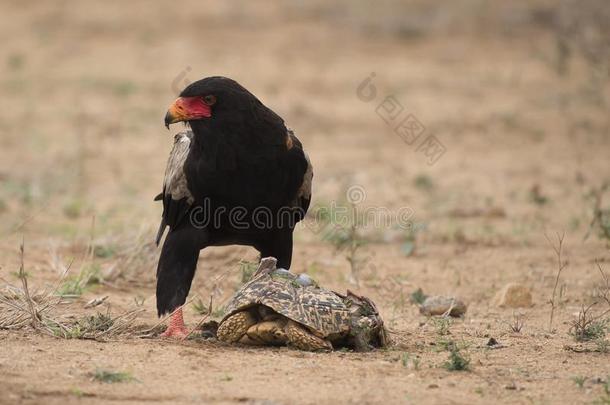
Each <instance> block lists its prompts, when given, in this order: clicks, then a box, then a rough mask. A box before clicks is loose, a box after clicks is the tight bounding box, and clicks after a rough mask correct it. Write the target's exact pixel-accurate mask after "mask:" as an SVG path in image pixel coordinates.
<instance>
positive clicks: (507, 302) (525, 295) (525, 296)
mask: <svg viewBox="0 0 610 405" xmlns="http://www.w3.org/2000/svg"><path fill="white" fill-rule="evenodd" d="M495 300H496V304H497V305H498V306H500V307H506V308H526V307H531V306H532V293H531V292H530V289H529V288H527V287H526V286H524V285H522V284H519V283H509V284H507V285H505V286H504V288H502V289H501V290H500V291H499V292H498V294H496V299H495Z"/></svg>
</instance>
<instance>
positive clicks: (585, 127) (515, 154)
mask: <svg viewBox="0 0 610 405" xmlns="http://www.w3.org/2000/svg"><path fill="white" fill-rule="evenodd" d="M433 3H434V2H419V1H414V2H409V3H407V4H402V5H400V4H395V2H392V1H385V2H380V3H379V6H378V8H376V9H374V10H370V9H369V8H367V6H366V5H365V4H364V3H363V2H352V3H347V2H346V3H340V4H339V5H337V6H330V5H326V4H325V3H321V2H320V3H317V2H313V3H311V4H305V3H301V2H298V3H294V4H289V3H277V4H276V3H273V4H271V3H269V4H267V5H265V6H262V5H258V4H257V5H254V4H251V3H246V2H236V3H232V2H225V3H213V2H207V1H182V2H179V3H172V5H170V4H169V3H168V4H166V5H160V4H159V5H153V4H151V3H149V2H146V1H134V2H130V3H126V2H117V3H101V2H95V3H94V2H89V1H83V2H76V1H61V2H53V3H51V2H46V3H42V2H34V1H29V0H23V1H19V2H9V1H0V21H1V24H0V38H1V39H2V44H3V46H2V47H1V49H0V88H1V89H2V95H3V96H2V97H1V98H0V181H1V183H0V252H1V253H0V266H1V267H0V277H2V284H5V283H13V284H18V283H19V280H18V278H17V276H16V272H17V271H18V269H19V261H20V257H19V245H20V243H21V241H22V239H23V240H25V257H24V260H25V270H26V271H27V274H28V276H29V282H30V285H31V286H33V288H34V289H36V288H38V289H40V288H44V287H45V286H48V285H50V284H52V283H54V282H56V280H58V279H59V277H60V274H59V273H60V272H61V269H63V268H65V267H66V265H67V263H70V262H71V261H72V260H74V262H73V264H72V266H71V269H70V273H69V274H68V276H70V275H72V276H74V274H75V272H77V271H78V269H79V268H81V265H83V264H82V262H83V260H82V258H83V257H84V255H85V252H86V250H87V246H88V245H89V240H90V239H91V238H93V241H94V244H95V245H96V246H99V249H98V251H97V254H96V257H95V258H94V259H93V260H92V262H93V264H92V263H85V264H84V265H87V266H94V267H95V268H99V269H100V272H101V274H102V276H103V278H104V280H103V282H102V283H101V284H97V285H93V286H89V287H88V288H86V290H85V291H84V293H83V295H82V296H81V297H79V298H75V299H71V300H66V301H67V302H66V303H65V304H62V305H60V306H59V307H58V308H56V311H57V313H58V314H59V315H61V316H64V317H66V316H74V317H79V316H82V315H83V314H94V313H96V312H97V311H102V312H105V311H107V310H108V306H109V310H110V311H111V313H112V314H118V313H121V311H125V310H128V309H130V308H134V307H135V306H137V305H141V308H143V309H144V311H143V313H142V314H141V315H140V316H139V318H138V319H137V320H136V321H135V324H136V325H134V326H137V325H146V326H149V327H150V326H153V325H155V323H156V322H158V320H157V318H156V313H155V309H154V303H155V299H154V271H155V264H156V263H155V260H156V257H155V256H156V255H157V254H158V252H157V250H156V249H155V248H154V246H152V244H151V243H150V241H152V240H153V238H154V233H155V231H156V226H157V223H158V222H157V221H158V218H159V216H160V207H159V205H158V204H156V203H154V202H153V201H152V198H153V197H154V196H155V195H156V194H157V193H158V192H159V187H160V184H161V178H162V175H163V170H164V164H165V160H166V156H167V153H168V151H169V148H170V145H171V140H172V137H171V135H172V132H169V133H168V132H167V131H166V130H165V128H164V127H163V122H162V118H163V115H164V113H165V110H166V106H167V105H168V103H169V102H171V101H172V100H173V98H174V97H175V96H176V93H177V92H178V91H179V90H180V88H181V87H183V86H184V85H185V83H188V82H189V81H193V80H196V79H198V78H200V77H203V76H209V75H213V74H222V75H225V76H229V77H233V78H235V79H237V80H238V81H239V82H241V83H242V84H243V85H245V86H246V87H247V88H249V89H250V90H251V91H252V92H254V93H255V94H256V95H257V96H259V98H261V100H263V101H264V102H265V103H266V104H267V105H268V106H270V107H271V108H273V109H274V110H275V111H276V112H278V113H279V114H280V115H281V116H283V117H284V118H285V120H286V121H287V123H288V124H289V125H290V126H291V127H292V128H294V130H295V132H296V133H297V135H298V136H299V138H300V139H301V140H302V141H303V143H304V144H305V146H306V149H307V150H308V152H309V155H310V157H311V159H312V161H313V164H314V167H315V178H314V204H315V205H318V206H319V205H328V204H332V202H333V201H338V202H342V201H344V200H345V198H344V194H345V190H346V189H348V188H349V187H351V186H354V185H357V186H358V187H361V189H362V190H364V192H365V194H366V198H365V200H364V201H363V202H362V203H361V204H359V205H358V207H359V208H363V207H372V208H374V209H381V207H384V208H387V209H388V210H390V211H391V212H398V211H399V210H400V209H401V208H406V207H408V208H409V209H410V210H412V211H413V213H414V214H413V216H412V218H411V220H412V222H413V223H414V224H416V226H417V229H419V231H418V232H416V234H415V236H414V240H415V242H414V245H413V246H415V251H414V252H413V254H411V255H406V254H405V242H408V241H410V240H413V235H412V234H411V235H410V234H409V233H408V232H407V231H406V230H404V229H400V228H399V227H396V226H384V227H381V226H377V227H375V226H372V227H371V226H369V227H366V229H363V230H362V234H363V235H364V236H365V237H366V238H367V240H368V241H369V243H368V244H366V245H365V246H364V247H362V248H361V249H360V252H359V254H360V256H359V257H360V258H361V259H362V262H363V263H362V264H361V268H362V270H361V273H360V276H359V279H360V286H359V287H355V286H354V285H352V284H351V283H350V266H349V264H348V262H347V260H346V259H345V252H337V251H336V249H335V248H334V246H333V245H332V244H331V243H329V241H325V240H324V238H323V237H322V236H323V235H324V232H316V231H317V230H318V227H315V226H310V227H304V226H303V227H300V228H299V229H298V230H297V234H296V243H295V252H294V260H293V266H292V270H293V271H295V272H308V273H310V274H311V275H313V276H314V277H315V278H316V279H317V280H318V281H319V282H320V283H321V284H323V285H325V286H327V287H331V288H334V289H338V290H345V289H346V288H350V289H354V290H357V291H360V292H362V293H363V294H365V295H368V296H369V297H371V298H372V299H373V300H375V301H376V302H377V303H378V305H379V307H380V310H381V313H382V315H383V316H384V318H385V320H386V323H387V324H388V326H389V328H390V329H391V332H392V337H393V339H394V342H395V344H394V345H393V346H392V347H390V348H389V349H387V350H378V351H374V352H371V353H365V354H361V353H352V352H334V353H330V354H314V353H302V352H298V351H295V350H291V349H287V348H281V349H278V348H260V349H253V348H244V347H230V346H226V345H222V344H219V343H216V342H213V341H202V340H192V341H187V342H176V341H164V340H161V339H158V338H154V339H141V338H137V337H135V336H134V335H133V334H132V335H128V336H122V337H118V338H113V339H109V340H108V341H106V342H97V341H92V340H82V339H62V338H57V337H51V336H46V335H44V334H42V333H40V332H37V331H33V330H31V329H29V328H25V329H20V330H0V342H1V343H0V377H1V378H0V403H7V404H9V403H10V404H37V403H47V404H55V403H62V404H63V403H91V404H102V403H144V402H165V403H257V404H293V403H305V404H308V403H312V404H313V403H319V404H327V403H358V404H360V403H489V402H492V401H493V402H496V403H536V404H547V403H548V404H555V403H591V402H594V401H597V400H601V398H606V399H605V400H606V401H608V396H604V395H605V394H604V388H603V384H602V382H603V381H604V380H606V379H607V378H608V375H610V354H608V352H606V353H603V352H599V351H593V352H584V353H579V352H574V351H571V350H567V349H566V348H565V346H566V345H575V344H576V343H575V341H574V338H573V337H572V336H571V335H570V334H569V331H570V325H571V322H572V321H573V319H574V318H575V315H576V314H577V313H578V311H579V309H580V307H581V305H582V304H586V303H589V302H590V300H591V295H592V293H593V291H594V289H595V286H596V285H599V283H600V275H599V272H598V270H597V268H596V266H595V260H598V261H600V263H601V265H602V267H604V268H605V270H606V272H607V273H610V263H608V262H609V261H610V252H609V250H608V246H607V244H605V243H604V241H602V240H600V239H598V238H597V236H596V235H595V233H594V234H592V235H591V236H590V237H589V238H588V239H587V240H586V241H585V240H583V237H584V235H585V234H586V232H587V228H588V224H589V221H590V220H591V207H592V205H591V201H590V200H589V199H587V198H586V195H587V193H588V191H589V190H590V189H591V188H592V187H598V186H599V185H600V184H601V182H602V181H603V180H604V179H607V178H608V177H607V176H608V175H610V170H609V169H610V163H609V161H608V156H609V152H610V137H609V127H610V123H609V121H608V116H609V114H608V108H607V106H604V105H603V104H602V105H600V104H599V103H597V104H596V103H595V102H592V101H591V100H590V97H588V96H587V95H590V93H592V92H594V91H592V90H589V92H587V91H583V90H582V89H583V86H584V87H586V85H587V83H588V80H587V78H588V76H587V70H586V66H584V65H582V64H579V63H578V62H575V63H574V66H572V68H571V70H570V74H569V75H566V76H563V77H562V76H559V75H557V74H556V73H555V72H554V70H553V64H552V62H551V61H552V59H553V57H554V55H555V53H554V52H555V49H556V47H555V43H554V39H553V37H552V36H551V35H550V34H549V32H548V30H545V29H544V27H540V26H538V25H536V24H534V23H532V22H531V21H530V20H528V19H527V18H522V17H523V16H531V15H534V14H535V11H536V10H537V9H539V10H546V9H547V8H545V7H546V6H545V3H544V2H534V4H536V3H539V4H537V5H536V6H531V8H532V9H529V8H528V7H530V6H528V7H525V6H517V5H514V6H513V7H514V8H512V9H511V8H510V7H508V6H502V4H504V3H501V2H486V3H485V4H482V3H480V2H474V1H459V2H455V5H451V6H449V5H446V4H444V3H443V4H436V5H435V4H433ZM348 6H349V7H348ZM369 7H370V6H369ZM501 7H503V8H501ZM532 10H533V11H532ZM539 14H540V13H539ZM536 15H538V14H536ZM540 15H542V14H540ZM371 72H375V74H376V75H375V77H374V80H373V85H374V86H375V87H376V89H377V95H376V98H375V99H374V100H373V101H370V102H366V101H363V100H361V99H360V98H359V97H358V96H357V88H358V86H359V84H360V83H361V82H362V81H363V80H364V79H365V78H367V77H368V76H369V75H370V74H371ZM583 83H584V84H583ZM594 90H595V91H597V92H598V93H600V94H602V95H604V96H605V97H606V99H608V94H609V92H608V90H609V89H608V85H607V82H606V83H605V87H602V88H597V89H594ZM598 93H595V94H598ZM389 95H393V96H395V98H396V100H398V101H399V102H400V103H401V104H402V106H403V107H404V111H403V114H405V116H406V114H413V115H414V116H415V117H417V120H419V121H420V122H421V123H422V124H423V125H424V126H425V128H426V132H425V135H426V136H427V135H431V134H433V135H435V136H436V137H437V139H438V140H439V141H441V142H442V144H443V145H444V147H445V148H446V152H445V153H444V154H443V155H442V156H441V157H440V159H439V160H438V161H437V162H435V163H434V164H432V165H429V164H428V163H427V158H426V156H425V155H424V153H422V151H421V150H420V151H418V150H417V145H416V144H414V145H408V144H407V143H405V142H404V141H403V140H402V139H401V138H400V137H399V136H397V135H396V134H395V133H393V131H392V128H391V126H389V125H386V124H385V123H384V121H383V120H382V119H381V118H380V117H379V116H378V115H377V113H376V108H377V106H378V105H379V104H380V103H381V101H382V100H383V99H384V98H385V97H386V96H389ZM174 130H175V128H172V131H174ZM607 203H608V201H607V199H606V204H607ZM92 218H95V221H92ZM92 222H94V226H92V225H91V224H92ZM393 225H395V224H393ZM564 232H565V234H566V237H565V246H564V255H565V259H566V260H567V261H568V266H567V267H566V269H565V270H564V272H563V274H562V275H561V278H560V280H559V285H558V294H557V296H558V297H557V300H556V301H557V309H556V313H555V319H554V321H553V325H552V327H551V328H549V315H550V305H549V303H548V301H549V298H550V297H551V295H552V291H553V285H554V282H555V274H556V269H557V264H556V257H555V254H554V252H553V250H552V248H551V246H550V245H549V242H548V241H547V240H546V238H545V234H547V235H548V236H549V238H550V239H551V240H554V239H555V235H556V233H559V234H561V233H564ZM409 243H410V242H409ZM406 247H412V246H411V245H408V246H406ZM134 249H136V250H134ZM255 258H256V252H254V251H253V250H251V249H249V248H245V247H227V248H216V249H206V250H205V251H204V252H202V254H201V258H200V262H199V267H198V272H197V275H196V278H195V281H194V284H193V289H192V292H191V297H194V296H197V297H200V298H201V300H202V301H203V302H207V301H208V300H209V297H210V295H211V294H213V296H214V303H215V306H216V307H217V308H220V307H221V306H222V304H223V302H225V301H226V300H227V298H228V297H230V295H231V293H232V292H233V291H235V289H236V288H237V287H238V286H239V284H240V282H241V277H242V274H240V270H239V265H238V262H239V260H240V259H249V260H254V259H255ZM509 282H520V283H522V284H524V285H526V286H528V287H530V288H531V291H532V295H533V306H532V307H530V308H523V309H519V310H517V311H515V310H513V309H510V308H499V307H497V306H496V305H495V303H494V295H495V294H496V292H497V291H499V290H500V289H501V288H502V287H503V286H504V285H506V284H507V283H509ZM417 288H422V289H423V291H424V292H426V293H429V294H447V295H456V296H460V297H462V298H463V299H464V300H465V301H466V302H467V303H468V311H467V313H466V316H465V317H464V318H463V319H457V320H454V321H453V322H452V323H451V325H449V334H448V335H444V336H441V335H440V332H442V331H441V330H440V329H442V328H441V326H440V325H439V324H438V321H435V320H433V319H427V318H425V317H424V316H422V315H420V314H419V311H418V309H417V307H416V306H415V305H412V304H411V303H410V302H409V295H410V293H411V292H413V291H414V290H416V289H417ZM559 292H560V293H559ZM100 296H108V299H107V300H106V302H105V303H104V304H103V305H101V306H100V307H98V308H95V309H84V304H85V303H86V302H88V301H89V300H90V299H92V298H95V297H100ZM195 301H196V300H195ZM519 314H522V316H523V319H524V326H523V329H522V330H521V332H520V333H515V332H512V331H511V330H510V326H509V325H510V324H511V323H512V322H513V321H514V317H515V316H520V315H519ZM0 315H1V314H0ZM215 315H218V313H216V314H215ZM186 317H187V322H188V324H189V326H191V327H194V326H195V325H196V324H197V322H198V321H199V320H200V319H201V316H200V315H197V314H196V313H195V311H194V308H193V306H192V305H188V306H187V310H186ZM491 337H493V338H495V339H496V340H498V341H499V342H500V343H501V344H502V345H503V347H502V348H498V349H490V348H487V347H486V343H487V342H488V340H489V339H490V338H491ZM447 339H452V340H454V341H456V342H458V344H459V345H460V346H464V348H463V349H462V351H463V352H464V353H465V354H466V355H467V356H468V357H469V358H470V360H471V363H470V364H471V367H470V371H448V370H446V369H445V368H444V367H443V363H444V362H445V361H446V360H447V358H448V353H447V352H446V351H445V350H443V349H442V347H441V346H442V341H443V340H447ZM586 347H587V348H590V349H593V350H597V349H599V344H598V345H596V344H593V343H591V344H588V345H587V346H586ZM405 358H408V361H407V362H406V365H405V362H404V361H403V359H405ZM413 359H418V366H417V367H416V366H415V365H414V362H413ZM416 362H417V361H416ZM97 369H104V370H111V371H123V372H128V373H130V374H131V375H132V376H133V377H134V380H132V381H129V382H122V383H115V384H107V383H103V382H98V381H95V380H93V379H92V378H91V375H92V373H94V372H95V370H97ZM578 377H583V378H584V384H583V386H582V387H579V386H578V384H576V382H575V379H577V378H578ZM606 381H607V380H606Z"/></svg>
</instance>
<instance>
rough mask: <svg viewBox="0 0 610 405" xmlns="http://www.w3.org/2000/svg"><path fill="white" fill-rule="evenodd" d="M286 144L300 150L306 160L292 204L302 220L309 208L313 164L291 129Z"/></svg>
mask: <svg viewBox="0 0 610 405" xmlns="http://www.w3.org/2000/svg"><path fill="white" fill-rule="evenodd" d="M287 135H288V136H287V146H288V148H289V149H290V148H295V147H296V148H298V149H300V150H301V151H302V153H303V155H304V157H305V160H306V161H307V168H306V169H305V173H304V174H303V182H302V183H301V186H300V187H299V190H298V191H297V195H296V198H295V201H294V202H293V206H295V207H298V208H300V210H301V212H302V216H301V217H299V218H298V220H299V221H300V220H302V219H303V217H304V216H305V214H306V213H307V210H308V209H309V204H310V202H311V184H312V181H313V166H312V165H311V160H309V156H308V155H307V152H305V151H304V150H303V145H302V144H301V141H300V140H299V138H297V137H296V136H295V135H294V132H293V131H292V130H291V129H288V134H287Z"/></svg>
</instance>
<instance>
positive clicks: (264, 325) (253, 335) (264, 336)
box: [247, 319, 288, 345]
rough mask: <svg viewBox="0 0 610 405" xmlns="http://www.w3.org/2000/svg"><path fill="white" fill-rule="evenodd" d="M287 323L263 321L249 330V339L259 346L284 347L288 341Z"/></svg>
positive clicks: (282, 321)
mask: <svg viewBox="0 0 610 405" xmlns="http://www.w3.org/2000/svg"><path fill="white" fill-rule="evenodd" d="M285 326H286V321H285V320H281V319H276V320H273V321H263V322H259V323H257V324H255V325H252V326H251V327H250V329H248V334H247V336H248V338H249V339H250V340H252V341H255V342H258V343H259V344H263V345H264V344H267V345H282V344H286V342H287V341H288V339H287V337H286V331H285Z"/></svg>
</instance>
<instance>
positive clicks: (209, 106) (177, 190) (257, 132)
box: [156, 77, 313, 337]
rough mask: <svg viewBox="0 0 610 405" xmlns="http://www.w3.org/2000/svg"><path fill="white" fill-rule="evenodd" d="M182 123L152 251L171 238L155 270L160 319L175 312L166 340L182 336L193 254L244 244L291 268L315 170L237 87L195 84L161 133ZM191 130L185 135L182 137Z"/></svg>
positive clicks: (271, 117)
mask: <svg viewBox="0 0 610 405" xmlns="http://www.w3.org/2000/svg"><path fill="white" fill-rule="evenodd" d="M177 122H185V123H186V124H187V129H186V130H185V131H183V132H180V133H178V134H177V135H175V137H174V147H173V149H172V151H171V153H170V156H169V159H168V162H167V168H166V170H165V179H164V182H163V192H162V193H161V194H159V195H158V196H157V198H156V199H157V200H162V201H163V215H162V220H161V225H160V227H159V232H158V234H157V244H158V243H159V241H160V240H161V238H162V236H163V233H164V231H165V229H166V228H169V232H168V233H167V236H166V238H165V242H164V243H163V247H162V249H161V256H160V258H159V263H158V267H157V311H158V314H159V316H161V315H163V314H166V313H172V312H173V314H172V317H171V320H170V326H169V327H168V329H167V330H166V332H165V333H164V336H168V337H171V336H176V337H184V336H186V333H187V332H186V328H185V327H184V321H183V316H182V311H181V306H182V305H183V304H184V302H185V301H186V297H187V295H188V293H189V289H190V287H191V282H192V280H193V276H194V274H195V269H196V267H197V260H198V258H199V251H200V250H201V249H203V248H205V247H207V246H222V245H232V244H237V245H247V246H252V247H254V248H255V249H257V250H258V251H259V252H260V254H261V257H267V256H273V257H276V258H277V260H278V267H284V268H289V267H290V262H291V259H292V233H293V230H294V227H295V225H296V223H297V222H298V221H300V220H301V219H303V217H304V216H305V214H306V212H307V209H308V207H309V202H310V200H311V181H312V177H313V171H312V166H311V163H310V161H309V158H308V157H307V154H306V153H305V152H304V151H303V146H302V145H301V142H300V141H299V140H298V139H297V137H296V136H294V134H293V133H292V131H291V130H289V129H288V128H286V126H285V124H284V120H283V119H282V118H281V117H279V116H278V115H277V114H276V113H275V112H273V111H272V110H271V109H269V108H268V107H266V106H265V105H264V104H263V103H261V102H260V101H259V100H258V99H257V98H256V97H255V96H254V95H253V94H252V93H250V92H249V91H248V90H246V89H245V88H244V87H242V86H241V85H239V84H238V83H237V82H236V81H234V80H231V79H228V78H226V77H208V78H205V79H202V80H199V81H197V82H194V83H192V84H191V85H189V86H188V87H186V88H185V89H184V91H182V93H181V94H180V97H179V98H178V99H177V100H176V101H174V103H173V104H172V105H171V106H170V107H169V110H168V111H167V115H166V116H165V125H166V126H167V127H168V128H169V125H170V124H173V123H177ZM189 128H190V129H189Z"/></svg>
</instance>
